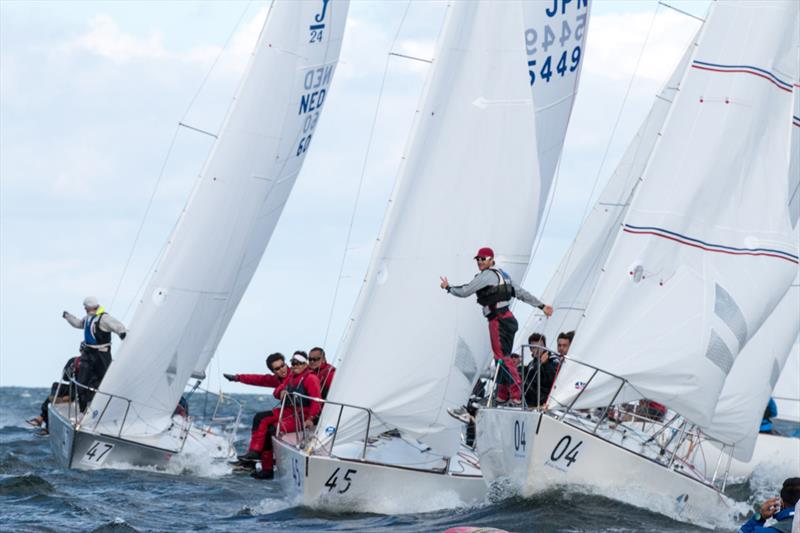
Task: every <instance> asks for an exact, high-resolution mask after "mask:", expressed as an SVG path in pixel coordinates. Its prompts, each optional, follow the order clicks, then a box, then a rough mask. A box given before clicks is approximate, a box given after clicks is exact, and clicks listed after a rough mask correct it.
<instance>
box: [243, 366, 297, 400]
mask: <svg viewBox="0 0 800 533" xmlns="http://www.w3.org/2000/svg"><path fill="white" fill-rule="evenodd" d="M291 374H292V371H291V370H290V371H289V374H287V375H286V378H285V379H284V381H286V380H287V379H289V376H290V375H291ZM236 381H238V382H239V383H245V384H247V385H256V386H257V387H269V388H273V389H275V390H274V391H272V395H273V396H275V397H276V398H279V394H280V393H279V392H278V387H280V386H281V384H282V383H281V380H280V378H279V377H278V376H276V375H275V374H236ZM279 399H280V398H279Z"/></svg>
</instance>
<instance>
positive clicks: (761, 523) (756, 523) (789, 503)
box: [739, 477, 800, 533]
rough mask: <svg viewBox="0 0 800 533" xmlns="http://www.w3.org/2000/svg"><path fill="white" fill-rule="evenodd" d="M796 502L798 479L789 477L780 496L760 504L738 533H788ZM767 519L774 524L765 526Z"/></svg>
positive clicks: (799, 491)
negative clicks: (771, 520) (756, 511)
mask: <svg viewBox="0 0 800 533" xmlns="http://www.w3.org/2000/svg"><path fill="white" fill-rule="evenodd" d="M797 500H800V477H790V478H788V479H786V480H785V481H784V482H783V487H782V488H781V495H780V496H776V497H775V498H770V499H769V500H767V501H765V502H764V503H763V504H761V509H759V512H758V513H756V514H755V515H754V516H752V517H750V520H748V521H747V522H745V523H744V525H743V526H742V527H740V528H739V533H776V532H780V533H790V532H791V531H792V520H793V519H794V507H795V505H797ZM769 518H772V519H773V520H774V522H773V523H771V524H770V525H769V526H766V525H765V524H766V522H767V519H769Z"/></svg>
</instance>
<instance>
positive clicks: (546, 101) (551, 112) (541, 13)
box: [522, 0, 591, 302]
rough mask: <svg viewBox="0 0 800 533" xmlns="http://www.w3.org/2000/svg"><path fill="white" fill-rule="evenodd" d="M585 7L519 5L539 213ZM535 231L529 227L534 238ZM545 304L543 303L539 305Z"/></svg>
mask: <svg viewBox="0 0 800 533" xmlns="http://www.w3.org/2000/svg"><path fill="white" fill-rule="evenodd" d="M590 7H591V6H590V3H589V1H588V0H577V1H575V2H574V3H569V2H565V3H559V2H541V1H538V0H533V1H530V0H529V1H525V2H523V4H522V16H523V20H524V23H525V52H526V54H527V60H528V80H529V83H530V85H531V92H532V93H533V106H534V110H535V116H536V152H537V154H538V155H539V176H540V181H541V190H540V191H539V205H538V210H539V212H540V213H542V212H543V211H544V208H545V204H546V202H547V198H548V197H549V195H550V188H551V185H552V183H553V177H554V175H555V171H556V167H557V166H558V161H559V159H560V158H561V152H562V150H563V147H564V139H565V137H566V136H567V126H568V125H569V119H570V116H571V114H572V107H573V104H574V103H575V96H576V95H577V92H578V84H579V81H580V71H581V66H582V64H583V62H582V58H583V54H584V52H585V43H586V34H587V30H588V26H589V11H590ZM537 229H538V227H537V228H530V231H532V232H533V233H536V230H537ZM544 301H546V302H549V300H544Z"/></svg>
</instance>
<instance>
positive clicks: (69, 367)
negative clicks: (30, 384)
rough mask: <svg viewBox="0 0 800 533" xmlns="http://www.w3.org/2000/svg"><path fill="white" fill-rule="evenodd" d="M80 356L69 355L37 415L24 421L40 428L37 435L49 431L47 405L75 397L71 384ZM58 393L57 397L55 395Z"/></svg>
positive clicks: (42, 434) (67, 400)
mask: <svg viewBox="0 0 800 533" xmlns="http://www.w3.org/2000/svg"><path fill="white" fill-rule="evenodd" d="M82 349H83V343H81V350H82ZM79 361H80V357H70V358H69V359H68V360H67V363H66V364H65V365H64V369H63V370H62V371H61V379H62V381H61V382H54V383H53V384H52V385H51V386H50V394H49V395H48V396H47V398H46V399H45V400H44V402H42V407H41V411H40V413H39V415H38V416H35V417H33V418H31V419H29V420H26V422H27V423H28V424H30V425H32V426H33V427H38V428H41V430H39V432H38V433H37V435H39V436H44V435H47V434H48V433H49V429H48V422H49V418H48V412H47V410H48V407H49V406H50V404H51V403H62V402H69V401H72V400H74V399H75V387H74V386H73V385H72V383H71V382H72V379H73V378H74V377H75V371H76V367H77V365H78V364H79ZM56 394H58V397H56Z"/></svg>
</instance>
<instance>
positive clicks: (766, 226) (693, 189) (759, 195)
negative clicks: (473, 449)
mask: <svg viewBox="0 0 800 533" xmlns="http://www.w3.org/2000/svg"><path fill="white" fill-rule="evenodd" d="M798 16H800V13H799V12H798V5H797V4H796V3H790V2H752V1H736V2H727V1H719V2H716V3H715V4H714V5H713V6H712V8H711V11H710V14H709V16H708V18H707V19H706V23H705V24H704V26H703V28H702V29H701V31H700V33H699V35H698V37H697V39H696V42H695V43H693V46H692V47H691V48H690V50H689V52H688V54H687V58H685V59H684V62H683V64H682V66H681V67H680V68H679V71H678V76H677V77H673V79H672V80H671V81H670V83H669V84H668V86H667V88H666V89H665V92H664V93H662V98H665V100H663V101H662V100H659V101H657V103H656V104H655V106H654V109H653V111H652V112H651V114H650V115H649V116H648V121H647V122H646V123H645V125H644V126H643V127H642V129H641V130H640V132H639V135H638V136H637V139H636V140H635V141H634V144H633V145H632V147H631V148H630V149H629V150H628V152H627V153H626V156H625V158H624V162H625V163H624V165H623V166H622V167H621V171H618V174H617V175H615V176H614V177H613V178H612V185H611V188H610V189H608V190H607V191H606V192H605V193H604V196H606V200H609V199H611V200H612V201H606V202H605V203H606V204H609V205H603V198H601V202H600V204H599V205H598V207H596V208H595V212H593V213H592V217H593V218H594V219H595V220H599V221H600V222H599V224H598V225H597V226H592V225H589V224H588V222H587V224H586V225H584V227H583V228H582V230H581V233H582V234H581V235H579V237H578V240H576V246H578V245H580V243H581V242H583V243H584V244H583V245H580V246H579V247H578V248H576V249H575V250H573V252H574V253H575V256H574V258H570V256H569V255H568V258H567V259H565V262H562V270H561V275H562V276H563V279H565V280H567V281H566V282H564V285H565V287H566V286H569V290H568V291H567V292H566V295H565V298H564V299H563V300H562V304H561V305H556V307H557V309H556V313H554V316H553V317H552V318H551V320H554V323H555V325H554V327H555V328H557V329H555V331H558V330H562V331H563V330H567V329H574V328H575V326H576V325H577V324H578V323H579V324H580V328H579V330H578V334H577V335H576V338H575V342H574V344H573V345H572V347H571V350H570V356H569V359H568V360H567V361H566V362H565V363H564V364H563V365H562V367H561V370H560V372H559V375H558V377H557V380H556V384H555V387H554V389H553V391H552V394H551V397H550V400H549V403H548V404H547V406H546V407H545V408H542V409H537V410H534V411H526V410H515V409H496V408H490V409H484V410H481V411H480V412H479V414H478V420H477V426H478V427H477V429H478V435H477V442H478V451H479V455H480V459H481V465H482V469H483V472H484V475H485V476H486V478H487V480H488V481H491V482H500V481H503V482H506V483H510V485H511V486H512V487H513V488H515V489H516V490H518V491H519V492H521V493H522V494H523V495H530V494H532V493H535V492H537V491H540V490H543V489H546V488H548V487H552V486H556V485H581V486H584V487H587V488H589V489H590V490H600V491H603V493H604V494H606V495H610V496H612V497H614V498H618V499H620V500H622V501H626V502H629V503H632V504H634V505H640V506H647V507H649V508H650V509H652V510H656V511H658V512H661V513H664V514H667V515H670V516H673V517H676V518H679V519H684V520H692V521H695V522H697V523H708V522H709V520H713V517H714V516H715V509H718V508H719V506H720V505H721V504H722V503H723V502H724V501H725V498H724V496H723V495H722V494H721V492H719V490H718V489H719V488H721V487H722V486H724V483H725V476H724V470H725V466H726V465H725V464H721V463H720V462H717V464H716V465H715V468H714V471H712V472H711V473H710V476H709V477H706V472H705V471H701V470H702V469H698V468H696V467H695V465H694V464H693V460H694V459H695V456H696V453H697V450H698V449H701V447H702V443H703V441H707V440H709V439H710V438H711V437H710V436H709V435H710V434H708V433H706V430H708V429H710V428H713V427H714V426H713V418H714V416H715V411H716V408H717V404H718V400H719V398H720V394H721V393H722V392H723V386H724V384H725V381H726V378H727V377H728V375H729V374H730V373H731V371H732V368H733V367H734V366H735V365H734V363H735V362H737V361H739V360H744V359H743V351H746V350H745V347H746V345H747V344H748V342H749V341H750V340H751V338H753V336H754V334H755V333H756V331H758V329H759V328H760V327H761V325H762V323H764V322H765V320H766V319H767V317H768V316H770V314H771V313H772V311H773V309H775V307H776V306H777V305H778V303H779V302H780V301H781V299H782V298H784V295H785V294H786V292H787V290H788V289H789V287H790V285H791V283H792V280H793V279H794V277H795V275H796V273H797V261H798V260H797V253H798V250H797V248H798V243H797V238H796V233H795V228H794V226H795V225H796V217H793V215H792V213H791V212H790V209H789V205H790V198H791V193H790V189H791V179H790V155H789V154H790V139H791V136H792V131H791V129H792V108H793V103H792V98H791V95H792V84H793V83H794V84H796V83H797V81H796V80H797V77H798V72H797V71H798V62H797V55H796V54H797V47H796V43H797V42H798V41H797V38H798V37H797V28H798V24H797V22H798ZM733 35H736V36H737V37H736V38H735V39H734V38H733V37H732V36H733ZM670 94H671V98H670ZM670 99H672V103H671V104H670V103H669V102H668V100H670ZM665 103H666V109H660V110H659V108H662V107H664V106H665ZM648 139H649V140H648ZM642 150H644V151H645V152H646V153H645V154H642ZM637 167H638V170H637ZM628 168H632V169H633V173H629V170H627V169H628ZM637 182H638V185H636V183H637ZM634 185H635V186H634ZM606 209H608V211H606ZM603 219H605V222H603ZM590 220H591V219H590ZM618 225H619V226H618ZM615 226H617V229H615V230H611V228H614V227H615ZM620 226H621V227H620ZM594 228H597V229H598V231H597V235H596V236H595V237H593V238H592V239H590V240H586V238H587V236H588V235H589V233H591V232H593V231H595V229H594ZM601 228H602V229H601ZM609 230H611V231H610V232H609ZM585 232H589V233H585ZM607 235H610V236H611V239H612V241H613V244H612V245H611V246H608V244H603V241H604V240H605V237H606V236H607ZM593 242H594V243H598V244H597V246H596V247H595V248H594V250H595V252H590V253H584V252H586V250H591V249H593V246H592V245H591V243H593ZM593 253H596V254H597V256H599V257H600V258H601V259H600V264H602V269H600V270H597V269H596V267H594V266H592V264H591V263H592V262H593V260H594V259H595V257H593V255H592V254H593ZM581 269H583V270H581ZM754 280H755V281H756V282H757V285H755V283H754ZM581 282H585V283H586V285H588V288H587V287H582V286H581ZM555 283H557V284H560V283H562V282H561V281H560V280H559V281H556V282H555ZM558 307H561V309H560V310H559V309H558ZM559 312H560V313H561V314H560V315H559ZM769 359H770V358H769V357H768V356H767V357H765V358H764V360H765V362H767V363H769ZM765 381H766V380H765ZM644 399H647V400H653V401H657V402H660V403H663V404H665V405H667V406H668V407H669V408H670V409H672V411H673V412H674V413H677V415H676V416H674V417H673V418H672V419H670V420H664V421H657V420H652V419H645V418H643V417H638V419H637V418H635V416H636V415H635V414H634V413H632V412H629V411H628V410H627V409H626V406H628V405H630V404H631V403H634V404H635V403H636V402H638V401H640V400H644ZM761 409H763V407H761ZM632 418H633V419H634V420H633V421H631V419H632ZM748 428H749V435H750V436H752V434H753V433H755V431H757V425H754V426H753V425H751V426H749V427H748ZM718 434H720V435H722V433H721V432H718ZM720 444H721V445H726V446H727V450H728V451H729V452H730V450H731V449H735V447H734V445H735V444H736V442H735V439H733V437H732V436H731V435H727V436H726V440H724V441H722V442H721V443H720Z"/></svg>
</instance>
